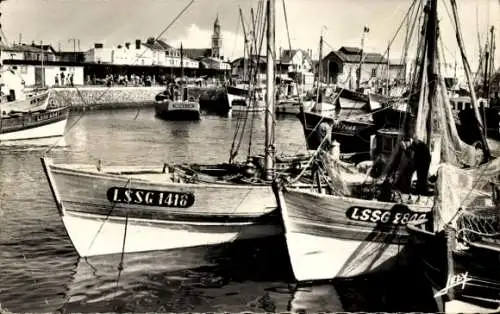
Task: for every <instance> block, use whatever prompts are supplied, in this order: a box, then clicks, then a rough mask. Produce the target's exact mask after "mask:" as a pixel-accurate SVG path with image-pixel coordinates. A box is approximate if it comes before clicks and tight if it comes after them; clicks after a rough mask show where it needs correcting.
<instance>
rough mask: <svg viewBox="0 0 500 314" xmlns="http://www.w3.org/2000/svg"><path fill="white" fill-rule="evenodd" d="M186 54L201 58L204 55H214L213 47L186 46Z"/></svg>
mask: <svg viewBox="0 0 500 314" xmlns="http://www.w3.org/2000/svg"><path fill="white" fill-rule="evenodd" d="M183 53H184V55H186V56H188V57H190V58H191V59H200V58H203V57H210V56H211V55H212V49H210V48H184V49H183Z"/></svg>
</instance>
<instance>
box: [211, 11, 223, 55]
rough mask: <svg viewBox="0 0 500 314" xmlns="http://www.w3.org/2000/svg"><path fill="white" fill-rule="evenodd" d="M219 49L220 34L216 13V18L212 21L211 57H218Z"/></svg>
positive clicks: (220, 47) (220, 46)
mask: <svg viewBox="0 0 500 314" xmlns="http://www.w3.org/2000/svg"><path fill="white" fill-rule="evenodd" d="M221 49H222V34H221V31H220V24H219V14H217V18H216V19H215V22H214V34H213V35H212V57H213V58H218V59H220V58H221V55H220V53H221Z"/></svg>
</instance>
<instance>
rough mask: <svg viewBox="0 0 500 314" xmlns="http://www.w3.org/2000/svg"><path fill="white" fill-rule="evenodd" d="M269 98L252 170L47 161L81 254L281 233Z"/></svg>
mask: <svg viewBox="0 0 500 314" xmlns="http://www.w3.org/2000/svg"><path fill="white" fill-rule="evenodd" d="M268 1H269V7H270V8H271V9H270V10H269V11H270V12H268V18H267V20H268V40H267V42H268V43H269V44H268V49H267V51H268V56H267V58H268V68H267V76H268V80H267V82H268V85H267V89H268V90H274V76H275V74H274V60H273V55H274V51H275V47H274V46H275V43H274V6H275V0H268ZM272 96H273V95H272V94H271V95H268V97H267V110H266V140H265V147H266V149H265V156H264V161H263V162H262V160H261V159H262V158H261V159H259V158H257V157H256V158H254V159H253V161H252V162H251V163H247V164H236V163H233V164H222V165H208V166H189V167H187V169H186V167H180V166H177V167H166V166H158V167H152V168H151V167H149V168H147V167H138V168H133V169H131V168H130V167H127V166H124V167H114V168H106V167H96V166H92V165H91V166H88V165H87V166H82V165H74V164H73V165H64V164H60V165H55V164H53V163H52V162H51V160H50V159H48V158H45V157H44V158H42V165H43V168H44V170H45V173H46V175H47V179H48V182H49V185H50V188H51V190H52V192H53V196H54V200H55V202H56V205H57V208H58V212H59V215H60V216H61V219H62V221H63V223H64V226H65V228H66V230H67V233H68V235H69V237H70V239H71V242H72V243H73V246H74V247H75V249H76V251H77V252H78V254H79V255H80V256H92V255H107V254H113V253H119V252H121V253H128V252H143V251H151V250H167V249H173V248H183V247H194V246H205V245H212V244H220V243H225V242H229V241H235V240H238V239H253V238H262V237H268V236H272V235H276V234H279V233H281V232H282V225H281V223H280V219H279V215H276V212H277V206H276V199H275V197H274V194H273V191H272V188H271V180H272V179H273V178H274V176H275V174H274V170H275V168H280V167H279V162H275V161H276V157H275V153H274V143H273V134H274V132H273V128H274V119H273V111H274V97H272ZM297 160H299V162H300V157H298V158H292V159H290V160H284V161H283V162H282V163H281V164H282V165H283V164H285V168H287V169H290V171H291V172H293V171H296V170H297V169H293V168H294V167H293V166H292V167H290V165H292V164H294V163H296V162H297ZM306 160H307V157H306ZM261 164H263V166H262V165H261ZM275 165H276V166H275ZM167 169H168V170H167ZM283 171H286V169H284V170H283Z"/></svg>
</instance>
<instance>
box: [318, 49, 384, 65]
mask: <svg viewBox="0 0 500 314" xmlns="http://www.w3.org/2000/svg"><path fill="white" fill-rule="evenodd" d="M331 56H336V57H337V58H338V59H340V60H341V61H342V62H346V63H360V62H361V49H359V48H356V47H341V48H340V49H339V50H337V51H332V52H330V53H329V54H328V55H326V56H325V58H324V59H329V58H330V57H331ZM363 59H364V61H363V62H364V63H387V59H386V58H384V56H382V55H381V54H380V53H375V52H363Z"/></svg>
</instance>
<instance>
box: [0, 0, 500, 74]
mask: <svg viewBox="0 0 500 314" xmlns="http://www.w3.org/2000/svg"><path fill="white" fill-rule="evenodd" d="M190 1H191V0H7V1H6V2H3V3H2V4H1V6H2V7H1V12H2V17H1V19H2V21H1V24H2V27H3V31H4V34H5V37H6V39H7V41H8V43H13V42H18V41H19V38H20V36H21V40H22V42H25V43H31V42H32V41H35V42H37V43H39V42H40V41H43V42H44V43H51V44H52V45H53V46H54V48H56V49H58V47H59V46H60V47H61V49H62V50H67V51H73V42H72V41H71V39H73V38H74V39H78V40H79V41H80V48H81V50H84V51H85V50H88V49H89V48H91V47H92V46H93V43H96V42H99V43H103V44H104V45H105V47H110V46H113V45H115V46H116V45H118V44H123V43H124V42H127V41H128V42H133V41H134V40H135V39H142V40H145V39H146V38H148V37H157V36H158V35H159V34H160V33H161V32H162V30H164V29H165V28H166V27H167V25H168V24H170V23H171V22H172V21H173V20H174V18H175V16H177V15H178V14H179V12H180V11H181V10H182V9H183V8H184V7H185V6H186V5H187V4H188V3H189V2H190ZM284 1H285V5H286V12H287V19H288V25H289V33H290V38H291V46H292V48H293V49H297V48H301V49H312V50H313V56H314V57H317V55H318V47H319V36H320V34H321V32H323V36H324V40H325V45H324V54H326V53H328V52H329V51H331V50H336V49H338V48H340V47H341V46H355V47H360V45H361V43H360V42H361V36H362V33H363V27H364V26H367V27H368V28H369V29H370V32H369V33H368V34H367V36H366V39H365V50H366V51H370V52H381V53H383V52H384V51H385V50H386V48H387V44H388V42H389V41H390V39H391V38H392V37H393V36H394V34H395V32H396V29H397V27H398V26H399V24H400V23H401V21H402V19H403V16H404V14H405V13H406V11H407V10H408V8H409V6H410V5H411V2H412V0H284ZM445 1H446V2H448V3H449V0H438V6H439V8H440V16H439V17H440V20H441V22H440V26H441V35H442V38H443V42H444V45H445V46H446V52H447V54H448V59H453V58H455V54H456V53H457V55H458V49H457V45H456V40H455V36H454V33H453V31H452V28H451V22H450V18H449V16H448V14H447V13H446V11H445V10H444V9H443V7H444V2H445ZM457 2H458V8H459V15H460V20H461V24H462V32H463V38H464V41H465V47H466V51H467V56H468V58H469V60H470V62H471V64H472V65H475V64H477V59H478V58H479V57H478V54H479V48H478V32H479V33H480V34H481V35H482V42H484V41H485V40H484V38H485V36H486V33H487V32H488V29H489V27H490V26H491V25H494V26H495V27H496V28H497V31H496V42H497V43H498V44H497V47H498V49H497V50H496V54H495V58H496V60H497V62H496V65H497V67H498V66H500V30H499V29H498V28H500V0H457ZM257 4H258V0H194V2H193V3H192V5H191V6H190V7H189V8H188V9H187V11H186V12H185V13H184V14H183V15H182V16H181V17H180V18H179V19H178V20H177V21H176V22H175V23H174V24H173V25H172V26H171V27H170V28H169V29H168V30H167V31H166V32H165V33H164V34H163V36H162V38H163V39H165V40H166V41H167V42H168V43H170V44H172V45H174V46H177V47H179V46H180V43H181V42H182V43H183V46H184V47H186V48H204V47H210V42H211V35H212V30H213V22H214V20H215V17H216V16H217V15H219V20H220V24H221V27H222V34H223V55H224V56H225V57H227V58H229V59H231V60H232V59H234V58H237V57H239V56H242V55H243V33H242V28H241V23H240V17H239V8H240V7H241V9H242V10H243V15H244V18H245V20H246V22H247V25H248V21H249V20H250V8H251V7H253V8H254V10H255V11H256V10H257ZM448 6H449V4H448ZM283 12H284V10H283V2H282V0H276V45H277V49H279V47H282V48H283V49H287V48H288V46H289V44H288V39H287V38H288V36H287V31H286V27H285V19H284V14H283ZM27 21H28V23H26V22H27ZM247 27H248V26H247ZM402 47H403V36H402V35H401V34H400V35H398V37H397V39H396V41H395V43H394V44H393V46H391V55H390V56H391V59H393V58H394V59H397V58H399V57H400V55H401V51H402ZM77 49H78V46H77Z"/></svg>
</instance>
